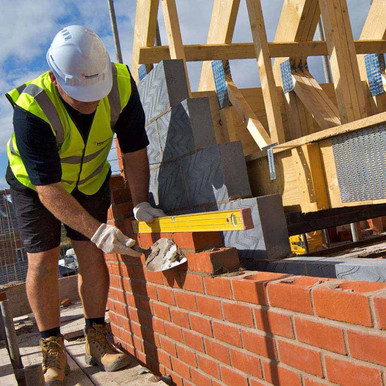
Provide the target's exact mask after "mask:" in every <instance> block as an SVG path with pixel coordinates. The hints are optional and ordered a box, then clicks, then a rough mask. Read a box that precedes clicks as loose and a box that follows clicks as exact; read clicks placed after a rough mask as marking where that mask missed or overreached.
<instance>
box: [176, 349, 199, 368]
mask: <svg viewBox="0 0 386 386" xmlns="http://www.w3.org/2000/svg"><path fill="white" fill-rule="evenodd" d="M177 356H178V358H179V359H180V360H182V361H183V362H185V363H187V364H189V365H190V366H193V367H197V360H196V353H195V351H193V350H189V349H187V348H185V347H183V346H180V345H177Z"/></svg>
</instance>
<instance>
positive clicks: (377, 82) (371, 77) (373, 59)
mask: <svg viewBox="0 0 386 386" xmlns="http://www.w3.org/2000/svg"><path fill="white" fill-rule="evenodd" d="M382 56H383V55H382ZM382 59H383V58H382ZM382 65H383V63H382V60H380V56H379V55H378V54H368V55H365V66H366V71H367V79H368V81H369V88H370V93H371V95H372V96H375V95H380V94H383V93H384V92H385V89H384V87H383V81H382V73H381V67H382Z"/></svg>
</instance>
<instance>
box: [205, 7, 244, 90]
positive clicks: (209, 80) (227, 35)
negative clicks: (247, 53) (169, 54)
mask: <svg viewBox="0 0 386 386" xmlns="http://www.w3.org/2000/svg"><path fill="white" fill-rule="evenodd" d="M239 5H240V0H214V4H213V10H212V19H211V21H210V26H209V32H208V39H207V43H208V44H212V43H220V44H223V43H225V44H228V43H231V42H232V38H233V32H234V29H235V24H236V18H237V13H238V11H239ZM198 90H199V91H206V90H215V85H214V78H213V72H212V64H211V63H210V62H204V63H203V65H202V71H201V78H200V83H199V85H198Z"/></svg>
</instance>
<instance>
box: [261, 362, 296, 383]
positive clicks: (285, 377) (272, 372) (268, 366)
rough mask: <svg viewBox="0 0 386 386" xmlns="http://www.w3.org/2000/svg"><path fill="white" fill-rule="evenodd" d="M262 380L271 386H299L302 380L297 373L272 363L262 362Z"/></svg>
mask: <svg viewBox="0 0 386 386" xmlns="http://www.w3.org/2000/svg"><path fill="white" fill-rule="evenodd" d="M262 364H263V371H264V379H265V380H266V381H267V382H268V383H272V384H273V385H285V386H301V385H302V380H301V377H300V375H299V374H298V373H296V372H294V371H292V370H288V369H286V368H285V367H283V366H280V365H278V364H277V363H276V362H272V361H262Z"/></svg>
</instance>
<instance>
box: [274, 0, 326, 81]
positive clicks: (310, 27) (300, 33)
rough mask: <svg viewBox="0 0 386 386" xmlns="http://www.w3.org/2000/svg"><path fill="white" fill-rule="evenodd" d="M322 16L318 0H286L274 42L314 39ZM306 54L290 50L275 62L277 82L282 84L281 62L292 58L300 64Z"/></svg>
mask: <svg viewBox="0 0 386 386" xmlns="http://www.w3.org/2000/svg"><path fill="white" fill-rule="evenodd" d="M319 17H320V10H319V4H318V0H286V1H284V3H283V8H282V11H281V15H280V19H279V23H278V26H277V29H276V35H275V38H274V42H305V41H312V40H313V38H314V35H315V31H316V26H317V24H318V20H319ZM322 55H323V54H322ZM306 56H309V55H303V54H301V55H299V52H296V51H293V52H292V53H291V52H290V53H289V55H287V57H284V58H283V59H277V60H275V62H274V76H275V80H276V84H278V85H281V73H280V64H281V63H282V62H283V61H285V60H287V59H289V58H291V59H292V61H294V62H295V63H296V65H298V64H299V63H300V62H304V59H305V57H306Z"/></svg>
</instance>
